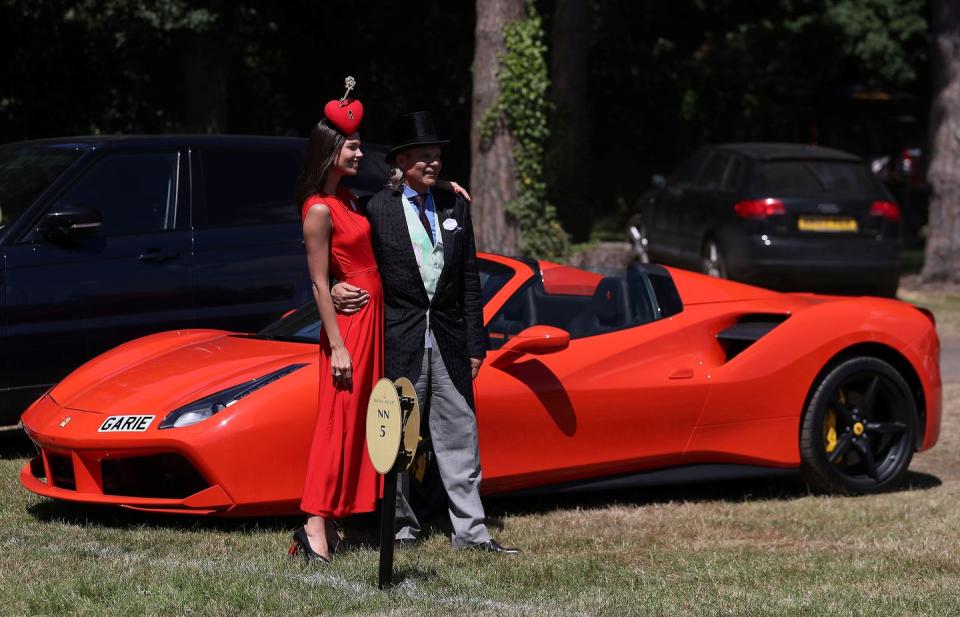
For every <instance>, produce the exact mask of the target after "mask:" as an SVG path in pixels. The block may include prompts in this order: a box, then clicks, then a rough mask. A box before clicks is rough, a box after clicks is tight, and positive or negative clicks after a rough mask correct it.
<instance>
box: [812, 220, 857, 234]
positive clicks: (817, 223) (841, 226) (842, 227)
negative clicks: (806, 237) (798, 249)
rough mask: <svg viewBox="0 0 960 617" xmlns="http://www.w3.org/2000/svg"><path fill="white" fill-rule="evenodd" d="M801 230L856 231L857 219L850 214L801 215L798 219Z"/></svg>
mask: <svg viewBox="0 0 960 617" xmlns="http://www.w3.org/2000/svg"><path fill="white" fill-rule="evenodd" d="M797 229H799V230H800V231H825V232H828V233H856V232H857V229H858V227H857V219H855V218H853V217H849V216H801V217H799V218H798V219H797Z"/></svg>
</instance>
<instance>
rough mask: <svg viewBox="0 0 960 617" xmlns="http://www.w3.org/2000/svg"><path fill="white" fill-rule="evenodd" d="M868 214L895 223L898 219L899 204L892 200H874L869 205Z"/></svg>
mask: <svg viewBox="0 0 960 617" xmlns="http://www.w3.org/2000/svg"><path fill="white" fill-rule="evenodd" d="M870 216H879V217H881V218H885V219H886V220H888V221H890V222H893V223H896V222H897V221H899V220H900V206H898V205H897V204H895V203H893V202H892V201H875V202H873V203H872V204H871V205H870Z"/></svg>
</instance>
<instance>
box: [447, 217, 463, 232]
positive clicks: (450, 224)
mask: <svg viewBox="0 0 960 617" xmlns="http://www.w3.org/2000/svg"><path fill="white" fill-rule="evenodd" d="M443 228H444V229H446V230H447V231H453V232H457V231H460V230H461V229H463V228H462V227H460V226H459V225H458V224H457V221H456V219H446V220H445V221H443Z"/></svg>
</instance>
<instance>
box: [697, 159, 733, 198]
mask: <svg viewBox="0 0 960 617" xmlns="http://www.w3.org/2000/svg"><path fill="white" fill-rule="evenodd" d="M729 162H730V157H729V155H727V154H724V153H723V152H714V153H713V154H711V155H710V159H709V160H708V161H707V164H706V165H704V167H703V172H701V173H700V177H699V179H698V180H697V188H702V189H718V188H720V186H721V185H722V184H723V174H724V172H726V171H727V163H729Z"/></svg>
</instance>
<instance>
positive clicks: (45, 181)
mask: <svg viewBox="0 0 960 617" xmlns="http://www.w3.org/2000/svg"><path fill="white" fill-rule="evenodd" d="M81 154H82V151H81V150H80V149H79V148H77V147H75V146H70V147H41V146H6V147H3V148H0V237H3V235H4V233H5V231H6V230H8V229H10V227H12V226H13V224H14V223H15V222H17V219H19V218H20V217H21V216H22V215H23V213H24V212H26V211H27V208H29V207H30V206H31V205H32V204H33V202H34V201H36V199H37V197H39V196H40V194H41V193H43V191H44V190H46V188H47V187H48V186H50V184H51V183H52V182H53V181H54V180H56V179H57V178H58V177H59V176H60V174H62V173H63V172H64V170H66V169H67V168H68V167H69V166H70V165H71V164H73V162H74V161H76V160H77V158H78V157H79V156H80V155H81Z"/></svg>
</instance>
